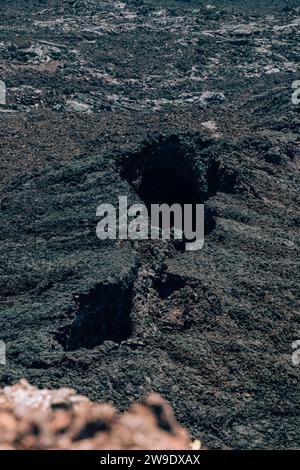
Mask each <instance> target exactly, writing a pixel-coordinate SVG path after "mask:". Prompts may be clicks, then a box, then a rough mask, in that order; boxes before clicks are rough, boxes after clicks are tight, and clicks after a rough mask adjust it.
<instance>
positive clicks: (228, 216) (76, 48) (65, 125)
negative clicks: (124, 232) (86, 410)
mask: <svg viewBox="0 0 300 470" xmlns="http://www.w3.org/2000/svg"><path fill="white" fill-rule="evenodd" d="M2 3H3V4H5V3H7V4H9V7H8V8H3V10H2V11H1V17H0V25H1V30H0V31H1V40H0V57H1V60H0V67H1V68H0V70H1V79H2V80H4V81H5V82H6V85H7V89H8V101H7V106H1V107H0V111H1V121H0V137H1V139H0V151H1V168H0V169H1V181H0V190H1V221H2V223H1V226H0V240H1V244H0V295H1V302H2V303H1V315H0V339H1V340H2V341H4V342H5V344H6V365H5V366H3V365H1V366H0V367H1V369H0V374H1V384H2V385H11V384H14V383H15V382H16V381H18V380H19V379H20V378H21V377H26V378H27V379H28V380H29V381H30V383H33V384H35V385H37V386H39V387H47V388H56V387H71V388H75V389H76V390H78V392H79V393H82V394H84V395H87V396H88V397H89V398H93V399H96V400H100V401H101V402H107V401H109V402H112V403H113V404H114V405H116V407H117V408H118V409H120V410H124V409H127V408H128V407H129V406H130V405H131V404H132V403H133V402H135V401H136V400H140V399H141V398H143V397H144V396H147V395H148V394H149V393H150V392H151V391H155V392H158V393H160V394H161V395H162V396H163V397H164V398H167V399H168V401H169V402H170V403H171V405H172V407H173V408H174V410H175V414H176V417H177V419H178V421H179V422H180V424H181V425H183V426H184V427H186V428H187V429H188V430H189V431H190V433H191V435H192V437H193V438H201V439H202V440H203V441H204V442H205V444H206V445H207V446H208V447H209V448H220V447H221V448H222V447H230V448H298V447H299V445H300V440H299V439H300V437H299V367H297V366H295V365H294V364H293V363H292V360H291V355H292V343H293V341H295V340H297V339H299V334H300V333H299V226H300V218H299V203H300V201H299V185H300V176H299V169H300V163H299V130H300V119H299V109H300V108H299V106H296V105H294V104H293V103H292V100H291V96H292V92H293V89H292V83H293V81H294V80H297V79H299V60H298V59H299V44H300V42H299V40H298V39H299V38H298V36H299V16H300V10H299V4H298V2H296V1H295V2H292V1H291V2H282V1H279V0H278V1H277V0H272V1H268V0H266V1H264V2H261V1H258V0H252V1H249V2H245V1H240V0H232V1H214V2H209V3H207V2H203V1H196V0H195V1H193V0H191V1H175V0H159V1H155V0H153V1H147V0H145V1H144V0H133V1H128V2H115V1H114V0H106V1H103V2H102V1H98V0H97V1H95V0H86V1H84V2H81V1H76V2H74V1H67V2H63V1H60V0H53V2H49V5H48V4H47V5H46V4H44V2H40V1H38V0H32V1H28V2H26V8H24V4H23V2H19V1H17V0H16V1H10V2H2ZM31 24H33V26H34V28H30V27H29V26H30V25H31ZM162 174H163V175H164V179H163V181H161V179H160V175H162ZM158 182H159V184H158ZM157 187H158V188H159V191H160V193H159V195H158V196H159V197H164V198H167V199H172V197H173V193H174V187H177V188H178V197H179V198H180V200H181V201H184V199H185V194H186V191H185V190H182V188H187V187H188V188H190V196H191V197H192V198H193V201H194V202H204V204H205V222H206V236H205V245H204V248H203V249H202V250H200V251H194V252H185V251H184V247H182V245H180V244H176V243H172V242H159V241H157V242H151V241H144V242H138V241H136V242H131V241H122V240H106V241H100V240H98V239H97V237H96V224H97V222H98V220H99V219H98V218H97V217H96V208H97V206H98V205H99V204H100V203H112V204H114V205H115V204H116V203H117V201H118V196H120V195H126V196H127V197H128V201H129V202H130V203H134V202H141V201H142V200H144V202H145V203H146V204H149V203H151V198H152V195H153V194H157Z"/></svg>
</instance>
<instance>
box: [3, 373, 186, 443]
mask: <svg viewBox="0 0 300 470" xmlns="http://www.w3.org/2000/svg"><path fill="white" fill-rule="evenodd" d="M190 448H191V441H190V439H189V436H188V434H187V432H186V431H185V430H184V429H183V428H181V427H180V426H179V425H178V423H177V422H176V420H175V418H174V415H173V411H172V409H171V407H170V406H169V405H168V404H167V403H166V402H165V401H164V400H163V399H162V398H161V397H160V396H159V395H157V394H152V395H150V396H149V397H148V398H147V399H146V400H145V402H144V403H140V404H135V405H134V406H133V407H132V408H131V409H130V410H129V411H128V412H124V413H119V412H118V411H117V410H116V409H115V408H113V407H112V406H111V405H107V404H99V403H93V402H91V401H90V400H89V399H87V398H86V397H84V396H81V395H77V394H76V392H75V391H74V390H72V389H67V388H61V389H58V390H47V389H42V390H39V389H37V388H36V387H33V386H32V385H30V384H29V383H28V382H27V381H26V380H21V381H20V382H19V383H17V384H15V385H13V386H11V387H5V388H3V389H1V390H0V449H1V450H3V449H4V450H13V449H19V450H27V449H74V450H77V449H78V450H79V449H82V450H89V449H93V450H95V449H105V450H120V449H133V450H138V449H151V450H159V449H169V450H176V449H177V450H182V449H190Z"/></svg>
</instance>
